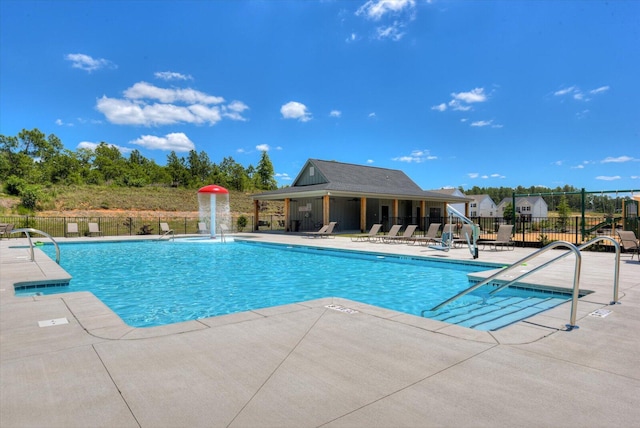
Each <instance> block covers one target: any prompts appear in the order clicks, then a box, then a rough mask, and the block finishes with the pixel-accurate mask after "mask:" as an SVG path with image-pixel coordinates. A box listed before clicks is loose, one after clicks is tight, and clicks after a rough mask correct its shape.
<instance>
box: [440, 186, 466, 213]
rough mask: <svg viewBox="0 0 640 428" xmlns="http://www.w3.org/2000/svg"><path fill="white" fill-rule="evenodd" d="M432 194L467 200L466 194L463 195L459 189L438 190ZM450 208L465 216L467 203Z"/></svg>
mask: <svg viewBox="0 0 640 428" xmlns="http://www.w3.org/2000/svg"><path fill="white" fill-rule="evenodd" d="M431 192H436V193H441V194H443V195H447V196H458V197H461V198H466V196H465V194H464V193H462V192H461V191H460V190H458V189H437V190H431ZM449 206H450V207H453V208H454V209H456V210H457V211H458V212H460V213H462V214H464V213H465V212H464V209H465V208H464V206H465V203H464V202H462V203H459V204H449Z"/></svg>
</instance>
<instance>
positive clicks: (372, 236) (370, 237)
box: [351, 223, 382, 242]
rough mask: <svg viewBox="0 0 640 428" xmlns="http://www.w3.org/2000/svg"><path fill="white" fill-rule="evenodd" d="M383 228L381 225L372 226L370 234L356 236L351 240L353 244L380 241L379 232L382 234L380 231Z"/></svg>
mask: <svg viewBox="0 0 640 428" xmlns="http://www.w3.org/2000/svg"><path fill="white" fill-rule="evenodd" d="M381 228H382V225H381V224H380V223H377V224H374V225H373V226H371V229H369V233H363V234H360V235H355V236H352V237H351V240H352V241H353V242H363V241H371V240H374V241H376V240H378V232H380V229H381Z"/></svg>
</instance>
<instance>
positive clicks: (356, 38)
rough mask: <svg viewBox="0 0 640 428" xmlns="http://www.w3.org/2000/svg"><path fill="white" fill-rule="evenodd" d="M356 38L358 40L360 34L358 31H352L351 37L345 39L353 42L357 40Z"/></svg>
mask: <svg viewBox="0 0 640 428" xmlns="http://www.w3.org/2000/svg"><path fill="white" fill-rule="evenodd" d="M356 40H358V35H357V34H356V33H351V34H349V37H347V38H346V40H345V41H346V42H347V43H352V42H355V41H356Z"/></svg>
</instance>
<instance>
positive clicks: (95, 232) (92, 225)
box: [89, 223, 102, 236]
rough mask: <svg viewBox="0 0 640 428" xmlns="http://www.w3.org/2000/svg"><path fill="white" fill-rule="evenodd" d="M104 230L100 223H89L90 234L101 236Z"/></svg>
mask: <svg viewBox="0 0 640 428" xmlns="http://www.w3.org/2000/svg"><path fill="white" fill-rule="evenodd" d="M101 235H102V231H101V230H100V226H98V223H89V236H101Z"/></svg>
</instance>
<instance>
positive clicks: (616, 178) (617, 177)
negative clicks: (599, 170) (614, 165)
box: [596, 175, 621, 181]
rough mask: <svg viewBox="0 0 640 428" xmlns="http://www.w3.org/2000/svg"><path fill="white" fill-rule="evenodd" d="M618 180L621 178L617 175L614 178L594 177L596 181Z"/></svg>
mask: <svg viewBox="0 0 640 428" xmlns="http://www.w3.org/2000/svg"><path fill="white" fill-rule="evenodd" d="M620 178H621V177H620V176H619V175H614V176H606V175H599V176H597V177H596V180H603V181H615V180H620Z"/></svg>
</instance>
